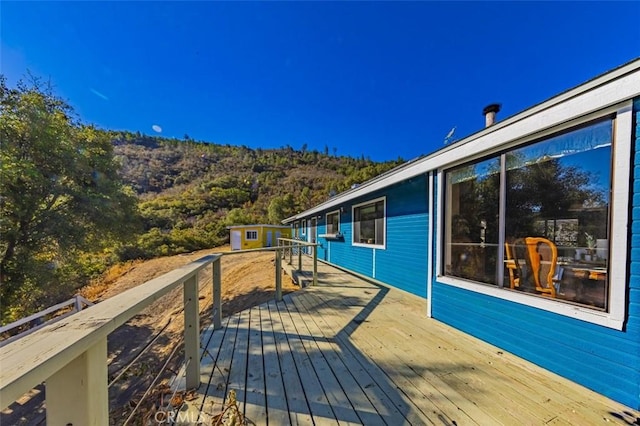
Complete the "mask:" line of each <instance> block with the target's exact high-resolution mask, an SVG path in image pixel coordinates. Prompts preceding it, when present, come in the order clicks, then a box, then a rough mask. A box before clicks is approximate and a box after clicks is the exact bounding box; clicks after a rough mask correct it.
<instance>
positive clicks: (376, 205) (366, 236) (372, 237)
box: [353, 198, 385, 248]
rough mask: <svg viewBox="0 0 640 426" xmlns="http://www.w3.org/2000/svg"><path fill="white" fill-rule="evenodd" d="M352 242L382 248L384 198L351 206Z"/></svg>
mask: <svg viewBox="0 0 640 426" xmlns="http://www.w3.org/2000/svg"><path fill="white" fill-rule="evenodd" d="M353 244H354V245H365V246H375V247H378V248H384V244H385V199H384V198H380V199H377V200H373V201H369V202H367V203H363V204H358V205H356V206H353Z"/></svg>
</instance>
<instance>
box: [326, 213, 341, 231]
mask: <svg viewBox="0 0 640 426" xmlns="http://www.w3.org/2000/svg"><path fill="white" fill-rule="evenodd" d="M326 222H327V229H326V234H328V235H337V234H339V233H340V211H339V210H336V211H335V212H331V213H327V215H326Z"/></svg>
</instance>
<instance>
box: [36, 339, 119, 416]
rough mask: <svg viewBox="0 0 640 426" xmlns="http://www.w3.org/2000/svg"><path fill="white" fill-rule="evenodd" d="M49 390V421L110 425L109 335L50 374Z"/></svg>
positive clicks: (47, 392) (48, 380) (47, 389)
mask: <svg viewBox="0 0 640 426" xmlns="http://www.w3.org/2000/svg"><path fill="white" fill-rule="evenodd" d="M34 350H37V347H34ZM46 394H47V424H48V425H73V426H80V425H87V426H89V425H91V426H93V425H105V426H106V425H108V424H109V393H108V388H107V339H106V337H105V338H104V339H101V340H100V341H99V342H98V343H96V344H95V345H93V346H92V347H90V348H89V349H87V350H86V351H85V352H83V353H82V354H80V356H78V357H77V358H76V359H74V360H73V361H71V362H70V363H69V364H67V365H65V366H64V367H62V368H61V369H60V370H58V371H57V372H56V373H54V374H53V375H52V376H51V377H49V378H48V379H47V381H46Z"/></svg>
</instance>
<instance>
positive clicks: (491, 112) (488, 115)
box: [482, 104, 500, 127]
mask: <svg viewBox="0 0 640 426" xmlns="http://www.w3.org/2000/svg"><path fill="white" fill-rule="evenodd" d="M498 112H500V104H491V105H487V106H486V107H484V109H483V110H482V114H484V126H485V127H489V126H492V125H493V124H494V123H495V122H496V114H497V113H498Z"/></svg>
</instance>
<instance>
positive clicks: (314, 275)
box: [313, 245, 318, 285]
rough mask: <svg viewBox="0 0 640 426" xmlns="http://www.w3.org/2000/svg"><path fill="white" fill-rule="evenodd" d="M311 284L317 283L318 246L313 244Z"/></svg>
mask: <svg viewBox="0 0 640 426" xmlns="http://www.w3.org/2000/svg"><path fill="white" fill-rule="evenodd" d="M313 285H318V246H317V245H316V246H313Z"/></svg>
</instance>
